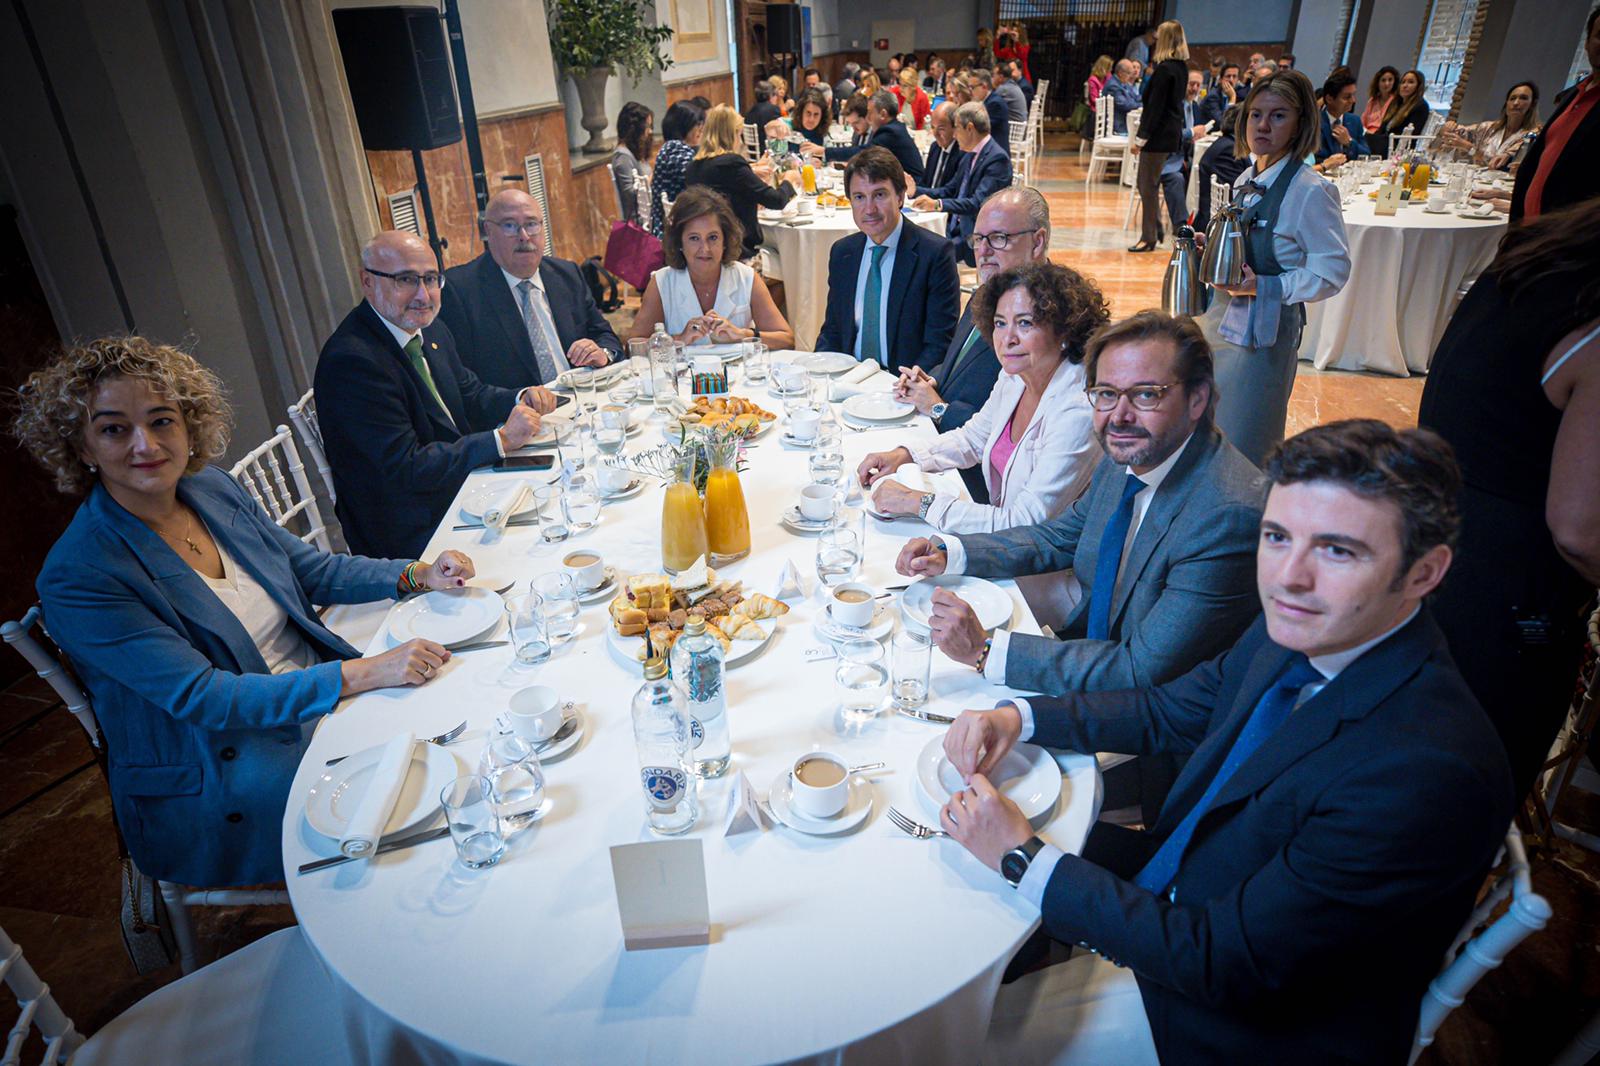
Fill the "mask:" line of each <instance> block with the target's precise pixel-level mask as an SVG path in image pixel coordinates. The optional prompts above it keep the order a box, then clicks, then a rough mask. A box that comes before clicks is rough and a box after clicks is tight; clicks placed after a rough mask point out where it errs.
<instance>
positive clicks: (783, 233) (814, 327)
mask: <svg viewBox="0 0 1600 1066" xmlns="http://www.w3.org/2000/svg"><path fill="white" fill-rule="evenodd" d="M810 217H811V224H810V225H809V226H786V225H784V224H782V223H777V222H765V221H764V222H762V223H761V241H762V244H763V245H765V246H766V247H767V248H768V249H770V250H771V252H772V253H773V254H774V255H776V256H777V257H778V265H779V269H780V270H781V271H782V273H783V293H784V301H785V303H786V305H787V307H788V316H789V325H791V326H793V327H794V333H795V343H796V344H797V345H798V346H799V347H800V348H801V349H802V350H804V351H811V350H812V348H814V347H815V346H816V343H817V334H818V332H820V331H821V329H822V319H823V317H824V316H825V315H826V313H827V310H828V250H829V249H830V248H832V247H833V242H834V241H836V240H838V239H839V238H840V237H847V236H849V235H850V234H852V233H857V232H859V231H858V230H857V229H856V223H855V217H854V216H853V215H851V214H850V209H849V208H848V207H840V208H836V209H835V211H834V214H833V216H832V217H829V216H827V215H825V214H823V213H822V209H821V208H817V209H816V210H815V211H814V212H813V213H812V215H811V216H810ZM908 217H909V218H910V219H911V220H912V221H913V222H915V223H917V225H919V226H922V227H923V228H924V229H929V230H932V231H933V232H934V233H938V234H941V235H942V234H943V233H944V231H945V224H946V221H947V219H948V217H949V216H947V215H945V214H944V212H942V211H937V212H916V213H913V214H912V215H910V216H908Z"/></svg>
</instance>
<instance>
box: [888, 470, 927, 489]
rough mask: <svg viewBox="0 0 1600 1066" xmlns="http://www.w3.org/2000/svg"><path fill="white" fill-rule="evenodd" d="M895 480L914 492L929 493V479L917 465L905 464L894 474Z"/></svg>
mask: <svg viewBox="0 0 1600 1066" xmlns="http://www.w3.org/2000/svg"><path fill="white" fill-rule="evenodd" d="M894 479H895V480H896V481H898V482H900V484H902V485H904V486H905V487H906V488H908V489H910V490H911V491H912V492H927V491H928V478H927V475H925V474H924V473H923V472H922V467H920V466H918V465H917V464H916V463H905V464H903V465H902V466H900V467H899V468H897V469H896V470H895V472H894Z"/></svg>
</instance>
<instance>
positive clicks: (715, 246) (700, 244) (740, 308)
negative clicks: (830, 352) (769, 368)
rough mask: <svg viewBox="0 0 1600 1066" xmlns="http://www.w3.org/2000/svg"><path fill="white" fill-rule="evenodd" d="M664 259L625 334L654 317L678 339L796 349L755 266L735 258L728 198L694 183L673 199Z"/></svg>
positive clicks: (641, 333) (650, 324)
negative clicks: (753, 343) (747, 342)
mask: <svg viewBox="0 0 1600 1066" xmlns="http://www.w3.org/2000/svg"><path fill="white" fill-rule="evenodd" d="M661 244H662V249H663V250H664V251H665V253H666V257H667V265H666V266H664V267H662V268H661V269H660V270H657V271H656V272H655V273H654V274H652V275H650V284H649V285H647V286H646V287H645V290H644V299H643V302H642V303H641V305H640V307H639V315H638V317H637V318H635V319H634V320H633V331H632V333H631V334H629V336H630V338H637V337H648V336H650V334H651V332H653V331H654V330H655V328H656V323H657V322H661V323H663V324H665V326H666V328H667V332H668V333H670V334H672V337H673V339H674V340H676V341H678V342H680V343H682V344H698V343H715V344H729V343H737V342H739V341H746V340H760V341H762V342H764V343H765V344H766V346H767V347H768V348H793V347H794V330H793V329H792V328H791V327H790V326H789V323H788V322H786V321H784V317H783V313H782V312H781V311H779V310H778V305H777V304H775V303H774V302H773V300H772V294H771V293H770V292H768V291H767V283H766V282H765V281H763V280H762V279H761V276H760V275H759V274H757V273H756V272H755V270H754V269H753V268H751V267H750V266H747V265H746V264H744V263H741V262H739V253H740V250H741V249H742V248H743V246H744V229H743V227H742V226H740V224H739V220H738V218H737V217H735V215H734V213H733V208H731V207H729V206H728V201H727V200H726V199H724V198H723V196H722V194H721V193H718V192H716V191H714V190H712V189H710V188H707V187H706V186H704V185H691V186H689V187H688V188H686V189H684V190H683V192H682V193H680V194H679V195H678V198H677V199H676V200H674V201H673V202H672V212H671V213H670V214H669V215H668V216H667V225H666V231H665V233H664V235H663V238H662V242H661Z"/></svg>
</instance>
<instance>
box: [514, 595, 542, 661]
mask: <svg viewBox="0 0 1600 1066" xmlns="http://www.w3.org/2000/svg"><path fill="white" fill-rule="evenodd" d="M506 630H507V632H509V633H510V634H511V650H512V652H513V654H515V655H516V658H517V662H519V663H521V664H522V665H523V666H537V665H539V664H540V663H542V662H545V661H546V660H547V659H549V658H550V627H549V625H548V623H547V622H546V621H545V616H544V597H543V596H541V595H539V594H538V593H537V592H533V591H531V590H530V591H528V592H526V593H524V594H522V595H520V596H508V597H506Z"/></svg>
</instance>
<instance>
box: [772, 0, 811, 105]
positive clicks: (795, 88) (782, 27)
mask: <svg viewBox="0 0 1600 1066" xmlns="http://www.w3.org/2000/svg"><path fill="white" fill-rule="evenodd" d="M804 35H805V29H804V23H802V22H801V21H800V5H799V4H768V5H767V51H768V52H769V53H770V54H772V55H774V56H778V55H782V56H788V57H789V58H790V59H791V60H792V62H791V63H787V64H785V65H784V69H785V70H787V71H788V72H789V85H790V88H791V95H796V96H797V95H799V93H800V86H801V84H802V83H803V82H804V79H803V78H801V77H800V75H799V66H798V64H799V62H800V55H801V53H802V52H803V51H804V49H803V48H802V47H801V38H802V37H803V36H804Z"/></svg>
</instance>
